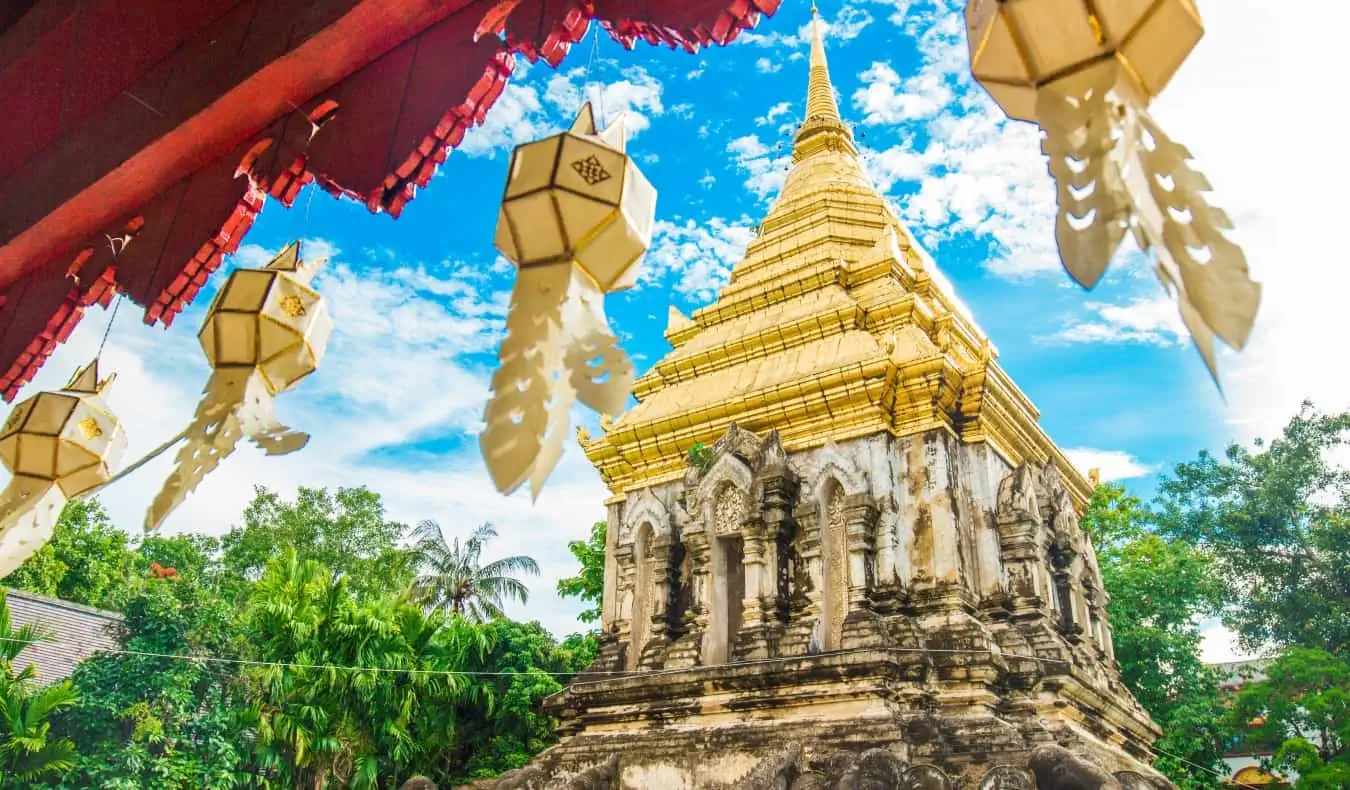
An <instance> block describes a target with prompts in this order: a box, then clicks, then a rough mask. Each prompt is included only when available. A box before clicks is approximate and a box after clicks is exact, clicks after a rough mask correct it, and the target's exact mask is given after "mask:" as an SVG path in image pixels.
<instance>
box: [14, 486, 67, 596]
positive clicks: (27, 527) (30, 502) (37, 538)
mask: <svg viewBox="0 0 1350 790" xmlns="http://www.w3.org/2000/svg"><path fill="white" fill-rule="evenodd" d="M65 505H66V496H65V494H64V493H62V491H61V489H60V487H59V486H57V485H56V483H55V481H52V480H46V479H43V478H40V477H31V476H29V475H15V476H14V478H13V479H12V480H10V481H9V485H7V486H5V490H4V491H0V578H4V577H5V576H8V575H9V574H11V573H13V572H14V571H15V570H16V569H17V568H18V567H19V566H20V565H22V564H23V563H24V561H26V560H27V559H28V558H29V557H31V556H33V555H34V554H36V553H37V550H38V549H40V548H42V547H43V546H44V545H45V544H46V543H47V541H49V540H51V537H52V530H53V529H55V527H56V520H57V519H58V518H60V516H61V509H62V508H63V507H65Z"/></svg>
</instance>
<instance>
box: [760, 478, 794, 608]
mask: <svg viewBox="0 0 1350 790" xmlns="http://www.w3.org/2000/svg"><path fill="white" fill-rule="evenodd" d="M760 487H761V488H762V490H763V491H764V505H763V518H764V541H765V554H766V556H765V563H764V570H765V573H766V574H767V576H768V578H767V579H766V582H767V585H768V586H770V587H771V589H769V590H768V591H767V592H766V593H765V595H766V596H768V597H769V598H770V599H771V600H770V605H769V607H768V608H769V610H770V611H771V612H772V613H773V618H774V620H776V621H777V622H779V623H786V622H787V620H788V611H789V607H790V605H791V597H792V581H791V579H790V578H789V577H788V572H789V568H788V551H789V550H790V544H791V541H792V536H793V532H794V530H795V523H794V522H793V520H792V503H793V501H794V500H795V499H796V497H797V483H796V481H794V480H793V479H792V478H791V473H790V472H788V471H787V470H786V468H784V469H782V470H776V471H774V472H773V473H770V474H766V475H764V476H763V477H762V478H761V480H760Z"/></svg>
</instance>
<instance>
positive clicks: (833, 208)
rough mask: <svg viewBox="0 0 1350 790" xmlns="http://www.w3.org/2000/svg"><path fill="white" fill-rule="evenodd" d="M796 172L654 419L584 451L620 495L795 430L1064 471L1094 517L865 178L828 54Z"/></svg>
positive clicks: (946, 289) (814, 55) (691, 327)
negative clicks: (735, 437)
mask: <svg viewBox="0 0 1350 790" xmlns="http://www.w3.org/2000/svg"><path fill="white" fill-rule="evenodd" d="M792 161H793V168H792V171H791V173H790V174H789V175H788V177H787V181H786V183H785V184H784V186H783V190H782V192H781V194H780V195H779V196H778V199H777V200H776V201H775V202H774V204H773V207H772V208H771V209H770V210H769V214H768V216H767V217H765V218H764V221H763V222H762V223H761V224H760V226H759V228H758V233H757V235H756V238H755V239H754V241H752V242H751V243H750V245H749V247H748V248H747V249H746V253H745V258H744V260H742V261H741V262H740V263H738V264H737V265H736V266H735V267H734V268H733V270H732V273H731V279H730V282H729V283H728V284H727V286H726V287H725V288H724V289H722V292H721V293H720V295H719V296H718V298H717V300H716V301H715V302H714V303H713V304H711V305H708V306H707V307H704V308H702V309H700V310H698V311H697V312H695V313H694V315H693V317H692V319H689V318H685V317H684V316H683V315H681V314H680V313H679V311H678V310H676V309H675V308H674V307H672V308H671V312H670V321H669V326H668V328H667V329H666V338H667V339H668V340H669V341H670V343H671V344H672V345H673V346H674V350H673V351H672V352H671V353H670V354H667V355H666V357H665V358H664V359H662V360H661V361H660V362H658V363H657V364H656V365H655V366H654V367H653V368H652V369H651V370H650V371H649V372H648V373H647V374H646V375H644V376H643V377H642V378H640V379H638V381H637V382H636V385H635V386H634V388H633V395H634V396H635V397H636V398H637V400H638V401H639V403H638V406H637V407H636V408H634V409H632V410H631V411H629V412H628V413H627V414H625V415H623V416H622V417H620V418H619V419H618V420H615V421H614V422H613V423H610V424H607V426H606V432H605V435H604V436H603V437H601V438H599V439H596V440H594V441H583V443H582V445H583V447H584V448H585V451H586V455H587V457H589V458H590V459H591V461H592V463H594V464H595V465H596V467H597V468H598V469H599V470H600V474H601V475H602V476H603V477H604V479H605V482H606V483H607V485H608V486H609V487H610V489H611V490H612V491H613V492H614V493H615V494H616V495H619V496H622V495H624V494H627V493H628V492H630V491H636V490H640V489H642V488H646V487H649V486H652V485H656V484H659V483H663V482H668V481H671V480H676V479H679V478H681V477H682V476H683V474H684V469H685V467H686V457H687V454H688V451H689V449H690V448H691V447H692V446H693V445H695V444H697V443H704V444H710V443H711V442H713V441H715V440H716V439H717V438H719V437H720V436H721V435H722V434H724V433H725V432H726V430H727V428H728V427H729V426H730V425H732V424H733V423H734V424H735V425H737V426H739V427H741V428H743V429H747V430H751V431H760V430H774V429H776V430H778V432H779V435H780V437H781V440H782V443H783V447H784V449H785V450H787V451H788V452H794V451H799V450H805V449H807V448H811V447H819V446H821V445H824V444H825V443H826V442H829V441H835V442H840V441H845V440H848V439H852V438H855V437H858V436H866V435H869V434H875V433H879V432H884V433H888V434H890V435H893V436H913V435H917V434H922V433H924V432H926V431H930V430H935V429H940V430H945V431H948V432H951V433H952V434H953V435H955V436H959V437H960V439H961V440H962V441H964V442H966V443H981V442H983V443H988V444H989V445H990V446H991V447H992V449H993V451H994V452H995V453H996V454H998V455H999V456H1000V457H1001V458H1003V459H1004V460H1005V461H1007V462H1008V463H1009V464H1012V465H1014V466H1016V465H1017V464H1020V463H1022V462H1024V461H1034V462H1038V463H1045V462H1051V463H1053V464H1054V465H1055V466H1056V467H1057V468H1058V470H1059V472H1060V474H1061V475H1062V477H1063V480H1064V483H1065V485H1066V486H1067V487H1068V489H1069V491H1070V494H1071V496H1072V497H1073V500H1074V503H1075V504H1076V505H1078V506H1079V507H1080V508H1081V507H1082V506H1084V505H1085V504H1086V503H1087V500H1088V498H1089V497H1090V496H1091V491H1092V489H1091V486H1090V485H1089V484H1088V482H1087V481H1086V480H1085V479H1083V477H1082V476H1081V474H1080V473H1079V472H1078V471H1077V470H1076V469H1074V467H1073V466H1072V465H1071V464H1070V463H1069V462H1068V460H1067V459H1066V458H1065V457H1064V455H1063V453H1061V452H1060V451H1059V449H1058V448H1056V447H1055V446H1054V444H1053V443H1052V442H1051V441H1050V439H1049V438H1048V437H1047V436H1046V435H1045V433H1044V432H1043V431H1042V430H1041V429H1040V427H1039V426H1038V425H1037V424H1036V421H1037V418H1038V417H1039V414H1038V412H1037V411H1036V409H1035V407H1034V406H1032V405H1031V402H1030V401H1029V400H1027V397H1026V396H1025V395H1024V394H1023V393H1022V391H1021V390H1020V389H1018V388H1017V385H1016V384H1014V383H1013V382H1012V380H1011V379H1009V378H1008V376H1007V374H1005V373H1004V372H1003V370H1002V368H1000V367H999V366H998V364H997V362H996V361H995V360H996V359H997V356H998V354H997V352H996V350H995V349H994V347H993V345H992V344H991V343H990V342H989V340H988V338H987V337H985V335H984V334H983V332H981V331H980V329H979V327H977V326H976V325H975V322H974V321H973V320H972V319H971V317H970V316H969V315H968V314H967V313H966V312H965V310H964V309H963V308H962V306H961V305H960V303H959V302H958V301H957V300H956V298H955V296H954V295H953V293H952V291H951V287H950V285H949V284H948V283H947V281H946V279H945V278H944V277H943V276H942V274H941V273H940V272H939V271H938V270H937V269H936V267H935V266H934V265H933V263H932V260H931V259H930V258H929V257H928V256H927V254H926V253H924V252H923V251H922V250H921V249H920V248H919V247H918V246H917V245H916V244H915V243H914V241H913V239H912V237H911V235H910V233H909V232H908V231H907V230H906V229H905V227H904V226H903V225H902V224H901V222H900V220H899V218H898V217H897V216H896V214H895V212H894V211H893V210H892V209H891V207H890V206H889V205H888V203H887V201H886V200H885V198H883V197H882V196H881V195H880V194H879V193H878V192H877V191H876V189H875V188H874V187H873V186H872V184H871V183H870V181H869V180H868V178H867V176H866V175H865V174H864V172H863V168H862V164H861V162H860V161H859V159H858V151H857V148H856V146H855V145H854V140H853V134H852V132H851V131H850V130H849V128H848V126H846V125H845V124H844V122H843V120H842V119H841V117H840V115H839V108H838V105H837V104H836V102H835V98H834V89H833V87H832V85H831V83H830V76H829V70H828V67H827V65H826V60H825V50H824V46H823V45H822V43H821V41H820V39H819V38H818V37H813V39H812V42H811V59H810V80H809V85H808V88H807V103H806V120H805V121H804V122H803V123H802V125H801V127H800V129H799V130H798V131H797V135H796V139H795V141H794V144H793V150H792Z"/></svg>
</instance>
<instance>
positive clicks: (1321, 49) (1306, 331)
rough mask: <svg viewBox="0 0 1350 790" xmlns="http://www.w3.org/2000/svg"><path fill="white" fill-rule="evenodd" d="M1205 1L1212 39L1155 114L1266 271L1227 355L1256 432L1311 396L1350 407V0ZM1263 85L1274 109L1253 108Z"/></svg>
mask: <svg viewBox="0 0 1350 790" xmlns="http://www.w3.org/2000/svg"><path fill="white" fill-rule="evenodd" d="M1203 13H1204V20H1205V28H1206V33H1205V38H1204V39H1203V40H1202V41H1201V42H1200V44H1199V46H1198V47H1197V48H1196V50H1195V52H1194V53H1193V54H1192V55H1191V57H1190V59H1189V60H1188V61H1187V62H1186V64H1185V65H1184V66H1183V67H1182V68H1181V70H1180V71H1178V72H1177V76H1176V77H1175V78H1174V79H1173V81H1172V82H1171V84H1169V86H1168V88H1167V90H1166V91H1165V92H1164V93H1163V94H1162V95H1161V96H1160V97H1159V98H1158V100H1157V101H1156V102H1155V104H1154V106H1153V115H1154V117H1155V118H1156V119H1157V121H1158V122H1159V124H1160V125H1161V126H1162V127H1163V129H1164V130H1166V131H1167V133H1168V134H1169V135H1170V136H1172V137H1173V138H1174V139H1176V140H1177V141H1178V142H1181V143H1184V144H1185V145H1186V146H1187V147H1188V148H1189V149H1190V150H1191V152H1192V153H1193V154H1194V156H1195V164H1196V166H1197V167H1198V168H1200V169H1201V170H1202V171H1203V172H1204V174H1205V175H1206V176H1207V177H1208V178H1209V180H1210V181H1211V182H1212V183H1213V184H1214V188H1215V191H1214V192H1213V193H1212V195H1211V199H1212V201H1213V203H1214V204H1216V205H1218V206H1221V207H1222V208H1224V209H1225V210H1226V211H1227V212H1228V213H1229V215H1230V216H1231V217H1232V218H1233V221H1234V224H1235V225H1236V227H1237V230H1236V232H1235V233H1234V240H1235V241H1237V242H1239V243H1240V244H1242V245H1243V249H1244V250H1245V252H1246V254H1247V257H1248V261H1249V263H1250V265H1251V269H1252V278H1253V279H1254V280H1256V281H1258V282H1260V283H1261V284H1262V299H1261V309H1260V313H1259V314H1258V315H1257V318H1256V325H1255V327H1254V328H1253V330H1252V335H1251V338H1250V340H1249V342H1248V345H1247V348H1246V350H1244V351H1242V352H1240V353H1225V354H1222V355H1221V357H1220V360H1219V368H1220V372H1221V374H1223V382H1224V391H1225V395H1226V398H1227V408H1226V418H1227V420H1228V423H1229V427H1230V430H1231V431H1232V432H1233V434H1234V436H1235V437H1236V438H1238V439H1240V440H1243V441H1249V440H1251V439H1253V438H1256V437H1265V438H1269V437H1271V436H1273V435H1275V434H1277V433H1278V432H1279V431H1280V430H1281V429H1282V428H1283V426H1284V425H1285V423H1287V422H1288V420H1289V419H1290V418H1291V417H1292V416H1293V415H1294V413H1295V412H1296V411H1297V410H1298V405H1299V403H1300V402H1301V401H1302V400H1303V399H1305V398H1311V399H1313V400H1314V402H1316V404H1317V405H1318V407H1319V408H1321V409H1326V410H1343V409H1346V408H1350V367H1347V366H1346V365H1343V364H1339V363H1338V362H1335V361H1332V360H1334V359H1335V358H1336V354H1337V351H1338V350H1339V342H1340V341H1341V339H1342V338H1344V337H1346V334H1347V323H1346V309H1345V294H1346V293H1350V268H1347V267H1346V266H1344V265H1343V263H1342V261H1341V259H1343V257H1344V254H1343V253H1342V252H1340V250H1342V249H1343V246H1344V244H1343V241H1342V238H1341V236H1342V232H1341V229H1342V227H1343V226H1344V224H1345V222H1344V219H1343V218H1342V217H1341V216H1340V214H1341V213H1342V212H1341V208H1340V206H1341V205H1342V203H1343V195H1342V191H1343V190H1342V187H1343V185H1344V184H1345V183H1347V181H1350V162H1347V160H1346V159H1345V157H1343V156H1336V155H1334V154H1331V153H1330V152H1332V151H1335V150H1338V149H1339V148H1340V147H1341V145H1342V143H1341V141H1340V138H1339V133H1338V131H1337V130H1338V129H1339V128H1341V127H1342V125H1343V124H1342V123H1341V119H1340V108H1339V107H1338V106H1337V104H1336V103H1335V102H1334V101H1328V97H1331V96H1335V95H1338V92H1339V91H1340V87H1339V83H1338V82H1337V79H1338V77H1337V75H1338V74H1339V73H1340V70H1341V67H1340V52H1341V50H1342V49H1343V44H1342V43H1341V41H1340V38H1339V31H1341V30H1344V29H1345V28H1346V26H1347V25H1348V24H1350V7H1347V6H1346V5H1344V4H1340V3H1333V4H1326V3H1319V2H1316V0H1290V1H1289V2H1284V3H1279V4H1270V3H1266V2H1262V1H1261V0H1229V2H1225V3H1217V4H1216V3H1210V4H1206V6H1205V8H1204V10H1203ZM1310 19H1316V20H1317V23H1316V24H1312V25H1309V24H1307V22H1308V20H1310ZM1251 41H1263V42H1266V43H1265V45H1264V46H1262V47H1261V48H1259V49H1257V50H1253V49H1252V48H1251V47H1250V46H1247V45H1246V44H1247V43H1249V42H1251ZM1244 42H1245V43H1244ZM1255 97H1259V102H1260V104H1259V107H1260V111H1259V112H1249V111H1246V110H1247V109H1249V108H1251V106H1252V104H1251V102H1252V100H1253V98H1255ZM1194 367H1195V368H1196V369H1197V374H1196V375H1197V376H1199V377H1203V376H1205V373H1204V372H1203V367H1202V366H1201V365H1195V366H1194Z"/></svg>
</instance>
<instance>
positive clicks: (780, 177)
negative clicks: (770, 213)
mask: <svg viewBox="0 0 1350 790" xmlns="http://www.w3.org/2000/svg"><path fill="white" fill-rule="evenodd" d="M781 148H782V146H781V145H780V146H779V147H778V148H770V147H769V146H768V145H767V144H766V143H764V142H763V141H762V140H760V139H759V135H755V134H748V135H745V136H744V137H737V138H735V139H734V140H732V141H731V142H729V143H727V153H729V154H731V155H732V157H733V161H734V164H735V165H736V166H737V167H738V168H740V169H741V170H742V171H744V172H745V174H746V179H745V188H746V189H748V190H750V191H751V192H752V193H754V194H755V196H756V197H758V198H759V199H760V200H761V201H767V200H768V199H769V198H770V197H772V196H774V195H776V194H778V192H779V190H781V189H782V188H783V182H784V181H786V180H787V171H788V166H789V164H790V163H791V162H792V155H791V153H789V152H782V153H780V150H781Z"/></svg>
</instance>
